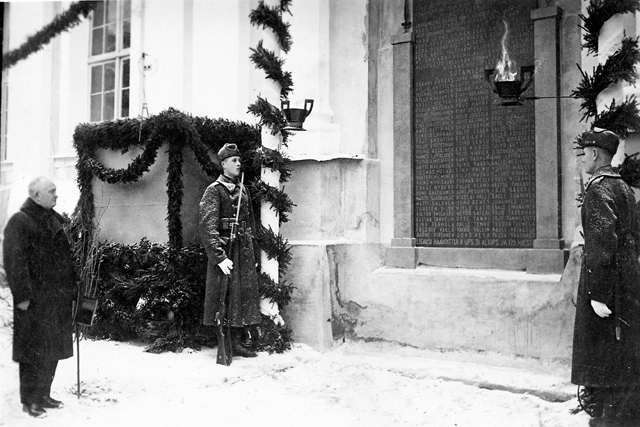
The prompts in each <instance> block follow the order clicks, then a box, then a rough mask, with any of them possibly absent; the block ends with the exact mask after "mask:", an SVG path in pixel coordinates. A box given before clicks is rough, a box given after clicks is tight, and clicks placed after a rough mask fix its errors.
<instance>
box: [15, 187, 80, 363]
mask: <svg viewBox="0 0 640 427" xmlns="http://www.w3.org/2000/svg"><path fill="white" fill-rule="evenodd" d="M63 223H64V219H63V218H62V216H61V215H60V214H58V213H57V212H55V211H54V210H52V209H45V208H43V207H42V206H40V205H38V204H37V203H35V202H34V201H33V200H31V199H27V201H26V202H25V203H24V204H23V205H22V208H21V209H20V211H19V212H17V213H16V214H14V215H13V216H12V217H11V218H10V219H9V222H8V223H7V226H6V228H5V230H4V242H3V260H4V268H5V271H6V274H7V281H8V282H9V287H10V288H11V293H12V295H13V303H14V310H13V316H14V317H13V329H14V330H13V360H14V361H16V362H21V361H26V360H32V359H33V357H42V358H45V359H46V360H59V359H66V358H69V357H71V356H73V337H72V332H73V315H72V311H73V301H74V300H75V299H76V296H77V285H76V277H77V276H76V273H75V270H74V265H73V256H72V253H71V245H70V244H69V240H68V239H67V236H66V234H65V232H64V230H63V228H62V224H63ZM26 300H29V301H30V303H29V308H28V309H27V310H26V311H25V310H21V309H19V308H18V307H17V305H18V304H19V303H21V302H23V301H26Z"/></svg>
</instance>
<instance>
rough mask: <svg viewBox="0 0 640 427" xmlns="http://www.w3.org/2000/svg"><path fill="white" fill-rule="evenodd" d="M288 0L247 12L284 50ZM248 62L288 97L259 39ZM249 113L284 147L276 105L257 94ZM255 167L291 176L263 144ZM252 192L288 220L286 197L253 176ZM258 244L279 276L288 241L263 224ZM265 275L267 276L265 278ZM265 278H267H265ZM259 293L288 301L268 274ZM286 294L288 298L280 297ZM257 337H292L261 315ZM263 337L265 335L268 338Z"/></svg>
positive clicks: (276, 64) (281, 342) (287, 340)
mask: <svg viewBox="0 0 640 427" xmlns="http://www.w3.org/2000/svg"><path fill="white" fill-rule="evenodd" d="M290 6H291V0H281V1H280V7H279V8H276V7H274V8H269V7H266V6H265V5H264V2H263V1H262V0H260V2H259V4H258V7H257V8H256V9H255V10H253V11H252V12H251V14H250V19H251V23H252V24H253V25H255V26H262V28H271V29H272V30H273V32H274V33H275V35H276V38H277V39H278V42H279V44H280V48H281V49H282V50H283V51H284V52H285V53H286V52H289V49H290V48H291V39H290V35H289V24H285V23H284V22H283V21H282V14H283V13H284V12H287V13H289V14H290V13H291V12H290V10H289V7H290ZM251 52H252V54H251V56H250V59H251V61H252V62H253V63H254V64H255V66H256V67H257V68H259V69H261V70H263V71H264V72H265V73H266V76H267V78H268V79H271V80H273V81H275V82H277V83H278V84H279V85H280V88H281V89H280V98H281V100H282V99H287V98H288V96H289V93H290V92H291V91H292V90H293V80H292V77H291V73H290V72H289V71H283V69H282V67H283V65H284V60H282V59H280V58H278V57H276V55H275V53H274V52H272V51H269V50H267V49H265V48H264V46H263V42H262V40H260V42H258V45H257V46H256V48H255V49H254V48H252V49H251ZM249 112H250V113H252V114H253V115H255V116H256V117H258V119H259V125H260V126H262V127H264V126H266V127H269V128H270V129H271V134H272V135H277V134H278V133H280V135H281V138H282V143H283V144H284V145H285V146H286V144H287V138H288V136H289V135H288V133H287V132H286V131H284V127H285V125H286V121H285V119H284V117H283V114H282V112H280V111H279V110H278V108H276V107H275V106H273V105H271V104H270V103H269V102H268V101H267V100H266V99H263V98H261V97H258V99H257V100H256V102H254V103H253V104H252V105H250V106H249ZM252 160H253V161H254V162H255V163H254V166H255V167H258V166H260V168H263V167H265V168H270V169H272V170H279V171H280V183H283V182H286V181H287V180H288V179H289V178H290V176H291V168H290V166H289V159H286V158H284V157H283V156H282V155H281V154H280V153H279V152H277V151H275V150H270V149H267V148H266V147H262V148H261V149H259V150H257V152H256V153H255V155H254V156H253V159H252ZM252 192H253V194H254V195H255V198H256V199H257V200H263V199H264V200H265V201H268V202H269V203H270V204H271V206H272V208H273V209H275V210H276V211H277V212H278V214H279V221H280V223H282V222H284V221H287V220H288V218H287V216H286V213H287V212H291V208H292V206H294V205H293V203H292V202H291V200H290V199H289V197H288V196H287V195H286V194H285V193H284V191H280V189H278V188H273V187H271V186H268V185H266V183H264V182H263V181H261V180H259V179H255V180H254V181H253V185H252ZM257 234H258V235H257V239H258V244H259V246H260V248H261V249H262V250H263V251H264V252H265V253H266V254H267V257H268V258H269V259H274V258H275V259H277V261H278V278H282V277H283V275H284V273H285V272H286V269H287V267H288V265H289V263H290V262H291V252H290V251H291V247H289V245H288V242H287V241H286V240H285V239H283V238H282V235H280V234H277V235H276V234H275V233H274V232H273V230H272V229H271V228H269V229H268V230H267V229H265V227H264V226H261V227H260V232H259V233H257ZM265 276H266V277H265ZM265 279H268V280H265ZM261 289H262V291H261V293H262V296H263V297H265V298H270V299H272V300H273V301H275V302H277V303H278V306H279V307H280V308H282V307H284V305H285V304H286V303H288V302H289V296H288V294H289V293H290V291H291V290H290V289H289V290H288V291H287V289H288V288H287V286H286V285H283V286H280V285H279V284H278V283H276V282H275V281H274V280H272V279H271V278H269V276H268V275H266V274H262V275H261ZM284 295H286V296H287V297H286V298H284V299H282V297H283V296H284ZM255 332H256V333H257V336H258V338H259V339H258V340H256V341H254V342H253V346H252V348H253V349H254V350H256V351H258V350H261V349H262V348H261V344H260V342H261V341H266V342H270V343H278V345H276V347H278V348H280V349H281V351H284V350H285V349H288V348H290V346H291V342H292V341H293V340H292V337H291V330H290V329H289V328H288V327H287V326H279V325H277V324H275V323H274V322H273V321H272V319H269V318H268V317H267V316H264V315H263V318H262V324H261V325H260V326H258V327H257V328H256V331H255ZM263 337H268V338H267V339H265V338H263Z"/></svg>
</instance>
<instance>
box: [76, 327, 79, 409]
mask: <svg viewBox="0 0 640 427" xmlns="http://www.w3.org/2000/svg"><path fill="white" fill-rule="evenodd" d="M76 355H77V362H78V366H77V372H78V381H77V385H78V399H80V335H79V334H78V323H77V322H76Z"/></svg>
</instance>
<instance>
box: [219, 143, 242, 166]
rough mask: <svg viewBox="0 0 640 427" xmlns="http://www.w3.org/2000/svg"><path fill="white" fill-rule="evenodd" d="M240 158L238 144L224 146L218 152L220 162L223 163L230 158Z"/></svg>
mask: <svg viewBox="0 0 640 427" xmlns="http://www.w3.org/2000/svg"><path fill="white" fill-rule="evenodd" d="M233 156H240V150H238V146H237V145H236V144H224V146H223V147H222V148H221V149H220V151H218V161H220V162H221V161H223V160H225V159H228V158H229V157H233Z"/></svg>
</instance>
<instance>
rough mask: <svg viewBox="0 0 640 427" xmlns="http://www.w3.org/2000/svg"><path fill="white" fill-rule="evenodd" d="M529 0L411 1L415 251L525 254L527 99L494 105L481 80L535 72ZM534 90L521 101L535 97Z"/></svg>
mask: <svg viewBox="0 0 640 427" xmlns="http://www.w3.org/2000/svg"><path fill="white" fill-rule="evenodd" d="M535 7H536V4H535V0H532V1H512V0H509V1H506V0H502V1H487V0H416V1H415V2H414V18H413V21H414V36H415V45H414V65H413V67H414V94H413V96H414V98H413V107H414V123H415V125H414V126H415V127H414V132H413V144H414V194H415V200H414V207H415V237H416V243H417V245H418V246H431V247H482V248H530V247H532V246H533V239H535V232H536V194H535V185H536V180H535V121H534V119H535V117H534V105H533V102H534V101H525V102H524V103H523V105H521V106H508V107H507V106H501V105H500V103H499V98H498V96H497V95H496V94H495V93H493V92H492V91H491V88H490V86H489V84H488V82H487V81H486V79H485V77H484V70H485V69H487V68H494V67H495V66H496V63H497V62H498V60H499V59H500V58H501V57H502V45H501V41H502V38H503V35H504V33H505V23H504V22H506V25H507V27H508V35H507V38H506V48H507V52H508V54H509V56H510V58H511V59H513V60H515V61H516V62H517V66H518V69H519V67H520V66H531V65H534V56H533V21H532V20H531V18H530V15H531V10H532V9H534V8H535ZM532 89H533V85H532V86H531V88H530V89H529V90H528V91H527V94H529V95H532V94H533V91H532Z"/></svg>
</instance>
